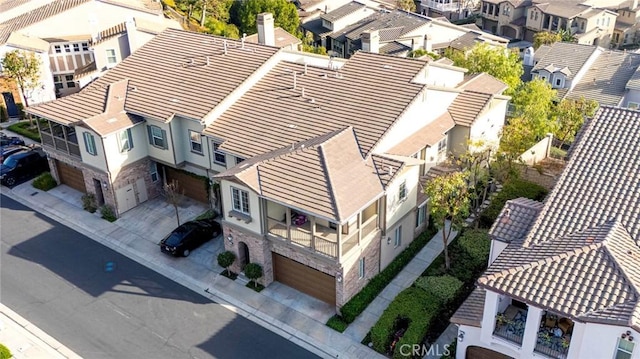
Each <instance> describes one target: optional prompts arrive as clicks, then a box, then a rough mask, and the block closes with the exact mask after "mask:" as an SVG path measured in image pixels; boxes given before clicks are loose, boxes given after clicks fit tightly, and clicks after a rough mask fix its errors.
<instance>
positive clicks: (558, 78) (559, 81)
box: [556, 77, 562, 87]
mask: <svg viewBox="0 0 640 359" xmlns="http://www.w3.org/2000/svg"><path fill="white" fill-rule="evenodd" d="M560 86H562V77H556V87H560Z"/></svg>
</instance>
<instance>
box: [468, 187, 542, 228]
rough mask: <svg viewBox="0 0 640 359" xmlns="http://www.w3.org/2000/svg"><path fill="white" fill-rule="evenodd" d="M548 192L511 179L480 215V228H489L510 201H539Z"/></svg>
mask: <svg viewBox="0 0 640 359" xmlns="http://www.w3.org/2000/svg"><path fill="white" fill-rule="evenodd" d="M547 193H548V191H547V189H546V188H544V187H542V186H540V185H538V184H535V183H533V182H529V181H524V180H520V179H512V180H509V181H508V182H506V183H505V184H504V186H503V187H502V191H500V192H499V193H498V194H497V195H496V196H495V197H494V198H493V199H492V200H491V204H489V207H487V209H485V210H484V211H483V212H482V214H481V215H480V226H481V227H483V228H490V227H491V225H492V224H493V222H494V221H495V220H496V218H498V215H499V214H500V211H502V208H503V207H504V204H505V203H506V202H507V201H508V200H511V199H515V198H518V197H525V198H529V199H532V200H536V201H540V200H542V199H544V197H545V196H546V195H547Z"/></svg>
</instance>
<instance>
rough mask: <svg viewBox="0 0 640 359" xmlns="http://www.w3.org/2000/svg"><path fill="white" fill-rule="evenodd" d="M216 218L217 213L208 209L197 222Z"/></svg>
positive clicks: (197, 218)
mask: <svg viewBox="0 0 640 359" xmlns="http://www.w3.org/2000/svg"><path fill="white" fill-rule="evenodd" d="M215 217H216V212H215V211H214V210H212V209H208V210H207V211H206V212H204V213H202V214H201V215H199V216H198V217H196V220H197V221H199V220H202V219H211V218H215Z"/></svg>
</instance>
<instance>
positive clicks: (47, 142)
mask: <svg viewBox="0 0 640 359" xmlns="http://www.w3.org/2000/svg"><path fill="white" fill-rule="evenodd" d="M40 139H41V141H42V145H43V146H46V147H50V148H53V149H55V150H57V151H60V152H64V153H66V154H68V155H71V156H74V157H80V146H79V145H78V144H77V143H73V142H69V141H65V140H64V139H62V138H59V137H55V136H52V135H51V134H49V133H46V132H40Z"/></svg>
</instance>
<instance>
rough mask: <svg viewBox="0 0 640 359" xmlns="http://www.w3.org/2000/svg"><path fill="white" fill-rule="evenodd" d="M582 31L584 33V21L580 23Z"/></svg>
mask: <svg viewBox="0 0 640 359" xmlns="http://www.w3.org/2000/svg"><path fill="white" fill-rule="evenodd" d="M580 30H582V31H584V21H583V22H581V23H580Z"/></svg>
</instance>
